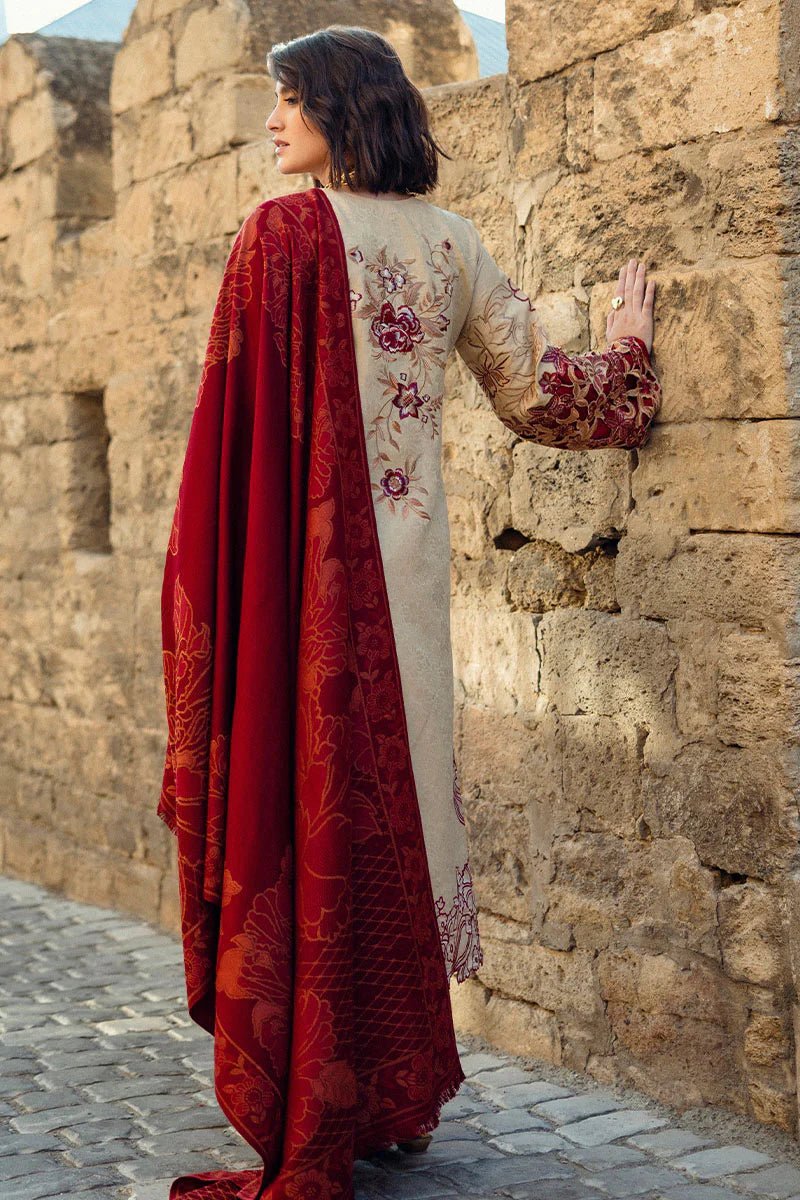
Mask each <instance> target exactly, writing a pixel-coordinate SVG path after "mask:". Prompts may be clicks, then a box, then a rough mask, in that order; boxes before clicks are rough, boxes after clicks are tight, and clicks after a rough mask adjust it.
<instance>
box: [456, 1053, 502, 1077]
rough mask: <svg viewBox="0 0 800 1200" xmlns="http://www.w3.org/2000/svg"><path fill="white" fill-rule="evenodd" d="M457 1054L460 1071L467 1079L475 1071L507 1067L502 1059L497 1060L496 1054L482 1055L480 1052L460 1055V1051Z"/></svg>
mask: <svg viewBox="0 0 800 1200" xmlns="http://www.w3.org/2000/svg"><path fill="white" fill-rule="evenodd" d="M458 1053H459V1058H460V1059H461V1069H462V1070H463V1072H464V1074H465V1075H466V1076H467V1078H468V1079H469V1077H470V1076H471V1075H473V1074H474V1073H475V1072H477V1071H488V1070H490V1069H491V1068H493V1067H498V1068H499V1067H505V1066H507V1065H508V1064H507V1063H506V1060H505V1059H504V1058H498V1057H497V1055H496V1054H484V1053H482V1052H480V1053H476V1054H470V1053H466V1054H462V1053H461V1051H460V1050H459V1052H458Z"/></svg>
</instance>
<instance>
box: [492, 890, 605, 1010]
mask: <svg viewBox="0 0 800 1200" xmlns="http://www.w3.org/2000/svg"><path fill="white" fill-rule="evenodd" d="M481 941H482V944H483V950H484V963H483V966H482V967H481V968H480V971H479V972H478V974H479V978H480V980H481V982H482V983H484V984H485V985H486V986H487V987H488V988H491V989H492V990H493V991H502V992H503V994H504V995H506V996H510V997H512V998H513V999H516V1000H529V1001H531V1002H532V1003H534V1004H537V1005H538V1006H539V1007H540V1008H545V1009H549V1010H550V1011H555V1012H558V1014H559V1017H572V1018H575V1017H580V1018H581V1019H582V1020H584V1021H590V1022H594V1021H599V1020H600V1019H601V1017H602V1012H603V1006H602V1003H601V1001H600V998H599V996H598V994H597V986H596V980H595V978H594V969H593V963H594V957H595V956H594V954H593V953H591V952H590V951H589V952H587V951H582V950H573V951H571V952H570V953H569V954H563V953H561V952H560V951H557V950H550V949H548V948H547V947H544V946H539V945H537V944H536V943H535V942H534V941H533V939H532V938H531V935H530V934H529V933H526V931H525V930H524V929H522V928H521V927H519V926H517V925H516V924H515V923H514V922H509V921H500V920H498V919H497V918H496V917H493V916H491V915H490V914H489V913H484V914H483V916H482V922H481Z"/></svg>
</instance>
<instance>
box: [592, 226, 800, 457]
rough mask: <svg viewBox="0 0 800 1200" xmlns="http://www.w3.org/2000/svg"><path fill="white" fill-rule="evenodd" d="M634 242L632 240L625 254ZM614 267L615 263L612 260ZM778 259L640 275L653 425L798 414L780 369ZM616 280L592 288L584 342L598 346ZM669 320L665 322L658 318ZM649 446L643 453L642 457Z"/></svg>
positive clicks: (798, 403) (797, 397) (799, 401)
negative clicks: (656, 390) (651, 303)
mask: <svg viewBox="0 0 800 1200" xmlns="http://www.w3.org/2000/svg"><path fill="white" fill-rule="evenodd" d="M640 246H641V242H637V241H636V240H634V239H632V241H631V250H632V251H634V250H638V249H639V248H640ZM620 265H621V263H620ZM783 272H784V265H783V260H782V259H781V258H779V257H773V256H768V257H765V258H762V259H759V260H757V261H755V262H753V261H748V262H747V263H746V265H744V266H738V265H736V264H725V265H723V266H720V267H714V268H712V269H711V270H699V269H697V268H693V269H692V270H691V271H681V272H673V271H672V270H669V272H668V273H662V272H660V271H655V272H651V271H650V272H648V274H651V275H652V276H653V278H654V279H655V281H656V300H655V310H654V311H655V316H656V333H655V339H654V342H653V352H654V353H653V361H654V364H655V367H656V370H657V372H658V375H659V378H660V379H661V383H662V388H663V402H662V406H661V409H660V411H659V414H658V416H657V418H656V421H657V422H658V424H659V425H660V424H663V423H664V422H671V421H696V420H702V419H708V418H709V417H787V416H800V392H798V393H796V394H792V393H790V392H789V390H788V388H787V380H786V371H785V365H784V361H783V360H784V349H783V339H784V329H783V316H782V313H781V307H782V299H781V297H782V292H783V289H784V286H785V284H784V281H783V279H782V273H783ZM616 286H617V281H616V279H613V280H610V281H609V282H607V283H598V284H596V285H595V286H594V287H593V288H592V298H591V306H590V312H591V326H592V331H593V336H592V345H593V346H595V347H597V348H598V349H599V348H602V347H603V346H604V345H605V328H606V316H607V315H608V312H609V310H610V307H611V297H612V296H613V295H615V293H616ZM667 314H668V315H669V319H668V320H667V319H665V318H666V317H667ZM649 452H650V450H649V446H646V447H645V448H644V450H643V454H644V455H645V456H647V455H648V454H649Z"/></svg>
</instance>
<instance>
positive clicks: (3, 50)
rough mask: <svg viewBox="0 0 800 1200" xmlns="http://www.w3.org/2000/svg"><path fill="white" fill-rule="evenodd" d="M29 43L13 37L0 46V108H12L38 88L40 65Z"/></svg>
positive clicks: (23, 38) (16, 36) (23, 39)
mask: <svg viewBox="0 0 800 1200" xmlns="http://www.w3.org/2000/svg"><path fill="white" fill-rule="evenodd" d="M27 43H28V39H27V38H25V37H19V36H18V35H12V36H11V37H10V38H9V39H8V41H7V42H4V43H3V45H2V46H0V108H4V109H5V108H11V106H12V105H13V104H16V103H17V101H18V100H21V99H22V98H23V96H30V95H31V93H32V92H33V91H34V89H35V87H36V81H37V76H38V63H37V61H36V58H35V55H34V54H32V53H31V50H30V48H29V46H28V44H27Z"/></svg>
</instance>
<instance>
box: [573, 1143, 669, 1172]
mask: <svg viewBox="0 0 800 1200" xmlns="http://www.w3.org/2000/svg"><path fill="white" fill-rule="evenodd" d="M561 1157H563V1158H567V1159H569V1161H570V1162H572V1163H577V1165H578V1166H581V1167H585V1168H586V1170H587V1171H605V1170H607V1169H608V1168H609V1167H621V1166H623V1165H626V1164H629V1163H646V1162H649V1161H650V1160H649V1159H648V1157H647V1155H646V1154H643V1153H642V1151H641V1150H634V1148H633V1147H632V1146H622V1145H620V1143H619V1142H606V1143H605V1144H604V1145H601V1146H567V1148H566V1149H565V1150H564V1151H563V1154H562V1156H561Z"/></svg>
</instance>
